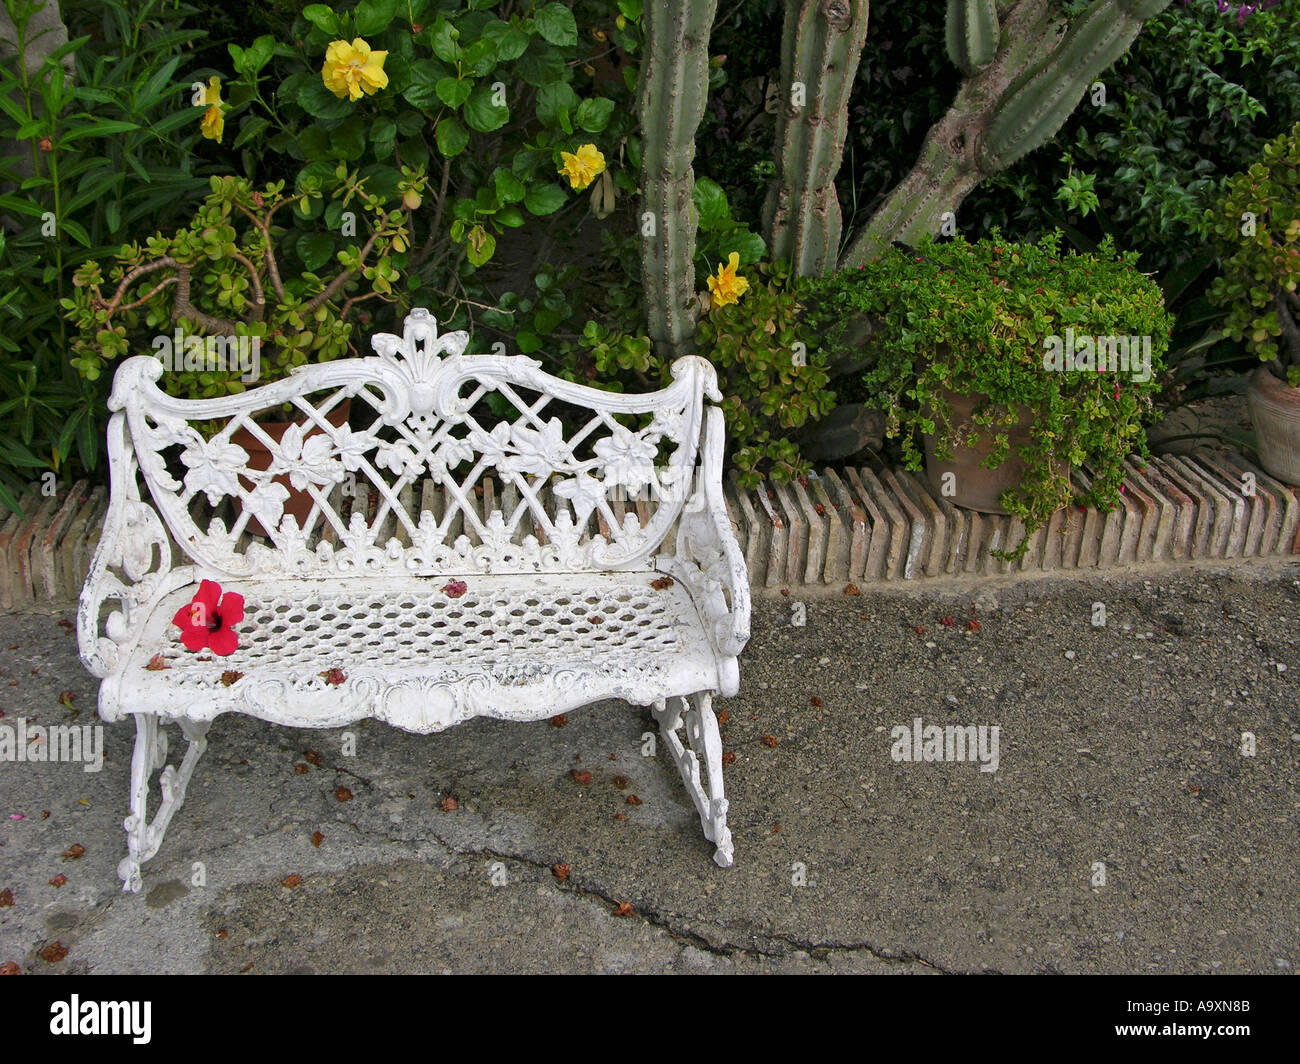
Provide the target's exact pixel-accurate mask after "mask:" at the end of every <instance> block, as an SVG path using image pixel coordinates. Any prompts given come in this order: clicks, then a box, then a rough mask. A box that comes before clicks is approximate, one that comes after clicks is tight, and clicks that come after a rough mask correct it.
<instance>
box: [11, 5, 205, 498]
mask: <svg viewBox="0 0 1300 1064" xmlns="http://www.w3.org/2000/svg"><path fill="white" fill-rule="evenodd" d="M2 2H3V7H4V11H5V13H6V15H7V16H8V17H9V19H10V20H11V21H12V23H13V24H14V27H15V39H14V40H12V41H10V42H8V47H9V51H10V52H11V53H12V54H13V59H12V61H9V62H5V63H3V64H0V144H3V147H0V247H2V253H0V396H3V398H2V399H0V502H4V503H5V504H7V505H9V506H11V507H16V499H15V496H16V495H17V494H18V492H19V491H20V489H21V486H22V483H23V482H24V481H25V480H26V479H28V478H29V477H31V476H32V475H33V474H34V473H36V472H38V471H41V470H52V471H54V472H55V473H57V474H58V475H59V476H61V477H63V476H69V475H73V473H75V471H76V469H77V467H78V466H79V467H80V468H81V469H86V470H89V469H94V468H95V466H96V464H97V461H98V456H99V450H100V441H101V439H102V438H103V437H102V426H103V420H104V417H105V416H106V410H105V408H104V403H103V398H104V394H105V388H104V387H102V386H96V385H94V384H92V383H90V382H87V381H85V380H83V379H82V378H81V377H80V376H79V375H78V374H77V373H76V372H75V371H74V370H73V369H72V367H71V366H70V364H69V360H68V346H69V337H68V329H67V326H66V323H65V322H64V320H63V319H62V317H61V315H60V313H59V305H58V297H61V296H64V295H66V294H67V293H68V292H70V291H71V287H72V274H73V271H74V270H75V269H76V268H77V267H78V266H79V265H80V264H81V263H83V262H84V261H86V260H87V259H91V258H94V257H96V256H98V257H103V256H104V255H107V254H111V253H112V252H113V251H114V250H115V249H116V248H117V247H119V246H120V244H121V242H122V241H123V239H125V238H126V237H127V236H128V235H129V234H130V233H132V232H133V231H136V230H138V229H139V228H140V227H141V226H142V225H143V224H147V225H148V226H149V227H150V228H152V227H154V226H159V225H168V224H170V223H171V221H172V220H174V219H176V218H180V217H184V216H185V215H187V214H188V213H189V212H190V211H191V210H192V209H193V206H194V204H195V203H196V202H197V201H198V200H199V199H201V198H202V195H203V190H204V189H205V188H206V185H207V182H206V178H205V176H204V170H203V167H202V164H201V163H196V161H195V159H194V155H193V150H192V149H193V146H194V144H195V142H196V141H197V140H198V139H199V130H198V127H197V125H196V123H195V121H194V112H193V110H192V109H191V108H190V106H189V96H190V85H191V82H192V81H193V80H194V78H193V73H192V69H193V68H192V67H191V66H190V65H189V62H190V60H189V56H188V52H189V48H190V46H191V45H192V43H193V42H194V41H195V39H197V38H199V37H201V36H202V31H201V30H199V29H196V28H191V27H190V26H188V25H187V24H186V17H187V15H188V13H189V9H188V8H185V7H183V6H181V5H179V4H171V3H162V2H160V0H145V2H141V3H133V4H127V3H123V2H120V0H65V2H64V3H63V4H62V5H60V6H61V10H62V14H63V17H64V20H65V22H66V25H67V27H68V30H69V34H70V39H69V42H68V44H67V45H66V46H65V47H64V48H62V49H59V50H58V51H57V52H55V53H54V54H53V55H51V56H50V57H49V58H48V59H47V60H46V61H45V63H44V65H43V66H41V67H39V68H37V69H35V70H34V71H33V72H32V73H31V74H30V75H29V74H28V63H29V57H30V56H31V55H38V54H40V50H39V46H38V44H37V42H34V41H33V39H32V37H31V32H30V30H29V27H30V26H31V19H32V16H33V15H34V13H35V12H36V11H37V10H39V8H40V6H41V0H2ZM66 56H71V59H72V63H73V65H74V69H73V73H72V74H71V76H70V75H69V72H68V71H67V70H65V68H64V65H63V62H62V61H61V60H63V59H64V57H66ZM105 383H106V382H105Z"/></svg>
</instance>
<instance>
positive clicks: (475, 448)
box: [77, 310, 749, 891]
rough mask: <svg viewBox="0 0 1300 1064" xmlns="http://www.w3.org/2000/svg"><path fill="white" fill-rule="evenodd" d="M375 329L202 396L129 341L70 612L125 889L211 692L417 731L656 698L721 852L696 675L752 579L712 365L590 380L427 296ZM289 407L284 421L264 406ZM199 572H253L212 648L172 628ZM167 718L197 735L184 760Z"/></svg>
mask: <svg viewBox="0 0 1300 1064" xmlns="http://www.w3.org/2000/svg"><path fill="white" fill-rule="evenodd" d="M371 342H372V346H373V347H374V349H375V352H376V356H377V357H373V358H355V359H340V360H337V361H334V362H329V363H324V364H321V365H313V366H307V367H304V368H302V369H301V370H299V371H297V372H295V373H294V374H293V375H292V376H291V377H289V378H287V379H284V380H279V381H274V382H272V383H269V384H265V385H263V386H261V387H259V388H253V389H249V390H248V391H245V392H243V393H240V394H236V395H229V396H223V397H220V398H214V399H199V400H183V399H176V398H174V397H172V396H169V395H167V394H166V393H165V392H164V391H163V390H162V389H160V388H159V387H158V380H159V378H160V375H161V373H162V366H161V363H159V362H158V361H157V360H155V359H153V358H150V357H147V356H137V357H135V358H130V359H127V360H126V361H125V362H123V363H122V365H121V366H120V367H119V368H118V371H117V373H116V375H115V377H114V381H113V391H112V394H111V396H110V399H109V407H110V409H112V410H113V411H114V413H113V416H112V418H111V419H110V421H109V429H108V457H109V468H110V475H111V495H110V501H109V509H108V514H107V516H106V518H105V523H104V532H103V536H102V537H101V539H100V543H99V548H98V550H97V552H96V555H95V559H94V561H93V562H92V564H91V567H90V572H89V575H88V576H87V578H86V585H85V588H84V589H83V590H82V595H81V604H80V608H79V610H78V614H77V637H78V642H79V644H80V648H81V656H82V661H83V662H84V663H85V665H86V667H87V668H88V669H89V670H90V671H91V672H92V673H93V674H94V675H95V676H98V677H99V678H100V679H101V681H102V682H101V684H100V691H99V711H100V715H101V716H103V717H104V719H106V720H110V721H111V720H117V719H119V718H120V717H121V716H123V715H125V714H128V713H129V714H132V715H134V716H135V718H136V729H137V730H136V747H135V754H134V756H133V758H132V761H131V815H130V816H129V817H127V819H126V821H125V827H126V831H127V858H126V859H125V860H124V861H123V862H122V863H121V865H120V866H119V868H118V872H119V874H120V875H121V877H122V879H123V880H124V882H125V884H126V889H128V890H132V891H134V890H139V889H140V886H141V877H140V866H141V864H142V863H143V862H144V861H146V860H148V859H149V858H150V857H152V856H153V854H154V853H156V852H157V850H158V847H159V845H161V843H162V838H163V834H164V832H165V831H166V829H167V824H168V822H169V821H170V819H171V817H172V815H173V814H174V812H175V810H176V809H177V808H178V807H179V805H180V803H181V801H182V800H183V798H184V794H185V788H186V785H187V783H188V781H189V779H190V776H191V774H192V773H193V771H194V766H195V764H196V762H197V760H198V758H199V756H200V755H201V754H202V752H203V749H204V745H205V743H206V733H207V729H208V726H209V724H210V723H211V721H212V719H213V718H214V717H216V716H219V715H220V714H222V713H226V712H239V713H246V714H249V715H251V716H256V717H260V718H262V719H264V720H270V721H275V722H278V723H281V724H286V725H290V726H295V727H330V726H334V725H339V724H345V723H348V722H351V721H354V720H358V719H361V718H363V717H376V718H378V719H380V720H385V721H388V722H390V723H392V724H394V725H396V726H398V727H401V728H405V729H407V730H409V731H413V732H421V733H427V732H434V731H438V730H440V729H442V728H446V727H448V726H449V725H452V724H455V723H457V722H458V721H462V720H467V719H469V718H470V717H475V716H490V717H500V718H505V719H510V720H535V719H537V718H539V717H546V716H551V715H554V714H556V713H561V712H564V711H567V710H571V709H575V708H577V707H578V706H582V705H585V704H588V703H591V702H595V701H599V700H603V699H609V698H621V699H626V700H627V701H629V702H633V703H637V704H640V705H649V706H651V707H652V711H653V713H654V715H655V717H656V719H657V720H658V722H659V726H660V730H661V732H662V734H663V737H664V744H665V746H666V747H667V749H668V752H669V754H670V755H671V756H672V758H673V760H674V761H675V762H676V764H677V767H678V769H679V771H680V772H681V774H682V779H683V782H684V783H685V784H686V790H687V793H688V794H689V795H690V797H691V799H692V801H693V802H694V804H695V807H696V810H697V811H698V812H699V815H700V822H701V825H702V826H703V828H704V834H705V837H706V838H708V839H709V840H710V841H712V842H713V843H714V844H715V846H716V850H715V853H714V859H715V860H716V861H717V862H718V863H719V864H722V865H729V864H730V863H731V859H732V844H731V834H730V832H729V831H728V830H727V823H726V814H727V800H726V798H725V796H724V792H723V787H722V745H721V741H720V739H719V735H718V725H717V720H716V718H715V717H714V715H713V711H712V708H711V700H712V696H713V695H714V694H721V695H724V696H728V695H732V694H735V692H736V690H737V688H738V686H739V682H740V678H739V667H738V657H739V654H740V652H741V650H742V649H743V648H744V646H745V643H746V641H747V640H748V638H749V580H748V575H747V574H746V572H745V563H744V558H743V556H742V555H741V552H740V547H739V545H738V543H737V542H736V536H735V533H734V531H733V530H732V528H731V525H730V522H729V520H728V517H727V512H726V505H725V503H724V501H723V496H722V454H723V442H724V441H723V431H724V429H723V420H722V411H721V409H720V408H719V407H718V406H717V405H710V404H709V402H707V401H708V400H711V401H712V403H713V404H717V403H719V402H721V399H722V396H721V394H720V393H719V392H718V388H717V379H716V375H715V374H714V371H713V367H712V366H710V365H709V363H708V362H706V361H705V360H703V359H701V358H696V357H688V358H683V359H679V360H678V361H677V362H676V363H674V365H673V367H672V377H673V379H672V381H671V383H669V384H668V385H667V386H666V387H664V388H662V389H660V390H659V391H656V392H649V393H646V394H641V395H636V394H627V393H614V392H605V391H600V390H598V389H594V388H589V387H585V386H583V385H579V384H574V383H572V382H569V381H564V380H561V379H559V378H557V377H553V376H551V375H549V374H547V373H545V372H544V371H543V370H542V369H541V363H540V362H538V361H536V360H534V359H531V358H524V357H522V356H512V357H508V356H504V355H466V354H465V353H464V352H465V347H466V344H467V342H468V337H467V336H466V334H465V333H463V332H456V333H448V334H445V335H439V334H438V330H437V326H436V323H435V322H434V320H433V318H432V317H431V316H430V315H429V313H428V312H427V311H424V310H415V311H412V313H411V314H410V315H409V316H408V317H407V320H406V324H405V329H404V331H403V335H402V336H400V337H398V336H393V335H389V334H383V333H381V334H379V335H378V336H375V337H373V338H372V341H371ZM286 409H287V410H290V411H292V412H293V413H294V415H295V420H293V421H292V422H291V423H287V424H283V425H282V426H281V427H280V429H278V430H277V431H276V432H274V433H273V432H271V431H269V430H268V428H267V427H266V426H265V425H264V424H263V423H262V422H260V421H259V415H264V414H265V413H266V412H268V411H275V412H278V414H279V416H280V417H283V416H284V413H283V412H284V411H285V410H286ZM259 448H261V455H260V457H258V458H257V460H254V452H255V451H257V450H258V449H259ZM670 541H671V542H670ZM453 578H454V579H456V580H458V581H463V582H464V584H465V587H466V590H465V593H464V594H463V595H458V596H455V597H453V595H452V594H450V593H449V591H448V590H447V589H446V588H447V583H448V581H449V580H451V579H453ZM666 578H671V579H666ZM204 579H211V580H213V581H216V582H217V583H219V584H221V585H222V587H223V589H224V591H225V592H226V593H227V594H229V593H231V592H237V593H239V594H242V595H243V596H244V599H245V610H246V612H245V619H244V621H243V622H242V623H240V624H238V625H237V631H238V633H239V637H240V644H239V647H238V649H236V650H235V652H234V653H232V654H229V655H226V656H224V657H216V656H213V655H212V654H211V653H210V652H209V653H196V652H193V651H187V650H183V649H182V648H181V645H180V644H179V643H178V641H177V635H178V631H177V630H176V629H174V628H173V627H172V623H171V622H172V619H173V618H174V617H175V616H176V615H177V611H178V610H180V609H181V608H182V607H183V606H185V604H186V603H187V602H189V601H190V599H191V598H192V596H193V594H194V591H195V589H196V587H198V586H199V584H200V582H201V581H202V580H204ZM652 584H657V585H659V586H652ZM160 720H174V721H176V723H177V724H178V725H179V726H180V728H181V730H182V732H183V733H184V735H185V737H186V739H187V740H188V741H189V746H188V748H187V750H186V753H185V757H184V759H183V760H182V762H181V765H180V767H179V768H174V767H172V766H170V765H167V741H166V733H165V732H164V731H162V730H160V728H159V721H160ZM683 727H684V729H685V736H686V742H685V743H683V741H682V739H681V738H680V737H679V736H678V730H679V729H681V728H683ZM688 746H689V748H688ZM158 770H161V775H160V777H159V782H160V784H161V788H162V802H161V804H160V805H159V807H158V811H157V812H156V813H155V815H154V817H153V819H152V820H150V819H148V817H147V815H146V814H147V806H148V793H149V780H150V778H151V776H152V774H153V773H154V772H155V771H158ZM706 775H707V784H706V781H705V776H706Z"/></svg>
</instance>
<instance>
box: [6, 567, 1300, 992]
mask: <svg viewBox="0 0 1300 1064" xmlns="http://www.w3.org/2000/svg"><path fill="white" fill-rule="evenodd" d="M798 602H802V603H803V604H804V608H805V611H806V617H807V621H806V624H805V625H803V626H795V625H792V624H791V619H792V617H794V616H795V614H796V613H797V610H796V608H795V604H796V603H798ZM1097 602H1100V603H1103V604H1104V605H1105V609H1106V623H1105V625H1104V626H1095V625H1094V623H1093V621H1094V618H1095V617H1097V616H1098V615H1097V613H1096V612H1095V606H1094V603H1097ZM70 619H71V613H70V612H68V613H65V614H57V613H49V612H35V611H33V612H25V613H20V614H5V615H0V709H3V710H4V712H5V718H4V719H3V720H0V724H11V723H14V722H15V721H16V720H17V718H19V717H27V718H29V719H30V718H36V719H35V720H34V721H33V723H36V724H54V723H64V722H70V723H88V722H89V721H90V718H91V715H92V711H93V706H94V701H95V685H94V681H93V680H92V679H91V677H89V676H88V675H87V674H86V673H85V672H84V671H83V670H82V669H81V667H80V665H79V663H78V660H77V655H76V648H75V636H73V635H72V634H70V630H69V629H68V628H67V627H66V625H64V624H60V621H66V620H70ZM972 620H974V621H975V622H976V623H975V624H970V623H968V622H970V621H972ZM948 622H951V623H948ZM1298 638H1300V565H1289V566H1269V565H1266V564H1262V563H1261V564H1254V565H1250V566H1239V567H1237V568H1234V569H1228V570H1223V569H1220V570H1206V569H1191V568H1188V567H1181V568H1179V569H1177V570H1172V571H1169V572H1167V573H1154V572H1151V571H1148V572H1144V573H1140V574H1128V575H1112V576H1110V577H1108V578H1096V579H1086V580H1085V579H1073V580H1060V579H1038V580H1029V581H1021V582H1019V583H1016V584H1014V585H1011V584H1008V585H1002V586H999V585H983V586H982V587H981V588H979V589H974V588H969V587H967V588H960V587H950V588H949V589H948V590H943V589H941V588H939V587H937V586H936V585H930V584H928V585H926V586H925V587H924V588H921V589H919V590H918V589H917V588H915V587H911V588H907V589H900V590H895V591H889V592H878V591H874V590H873V591H869V592H865V593H863V594H862V595H860V596H847V595H842V594H838V593H822V594H820V595H819V594H815V593H811V592H808V591H806V590H804V589H801V590H799V591H798V592H797V593H793V594H792V595H791V596H790V597H782V596H779V595H771V596H764V597H762V598H760V600H759V601H758V602H757V603H756V608H755V618H754V637H753V640H752V642H751V643H750V646H749V649H748V650H747V652H746V654H745V657H744V658H743V659H742V670H741V676H742V691H741V694H740V695H739V696H738V697H737V698H734V699H730V700H726V701H722V702H720V703H718V708H725V709H726V710H727V713H728V716H729V720H728V722H727V723H726V724H725V725H724V727H723V733H724V739H725V748H726V749H727V750H728V751H729V752H732V753H734V754H735V762H734V763H733V764H731V765H730V767H729V768H728V769H727V773H726V781H727V793H728V796H729V798H730V800H731V821H730V822H731V827H732V831H733V833H734V836H735V846H736V863H735V866H734V867H733V868H731V869H727V870H723V869H720V868H717V867H716V866H715V865H714V864H713V862H712V860H711V854H712V848H711V847H710V846H709V845H708V844H707V843H706V842H705V841H704V839H703V837H702V835H701V833H700V830H699V824H698V821H697V820H696V818H695V816H694V812H693V810H692V809H691V807H690V805H689V802H688V800H687V798H686V796H685V793H684V791H683V789H682V786H681V782H680V779H679V777H678V775H677V772H676V769H675V768H674V767H673V765H672V764H671V762H670V761H668V759H667V757H666V754H665V752H664V751H663V750H662V749H661V750H660V752H659V756H658V757H656V758H646V757H643V756H641V746H640V744H641V736H642V735H643V733H645V732H647V731H649V730H651V724H650V717H649V714H648V712H645V711H642V710H639V709H636V708H633V707H629V706H627V705H626V704H621V703H604V704H601V705H598V706H594V707H590V708H588V709H586V710H583V711H578V712H574V713H571V714H569V715H568V721H567V723H566V724H565V725H564V726H563V727H553V726H550V725H549V724H547V723H546V722H540V723H535V724H506V723H499V722H493V721H484V720H479V721H474V722H471V723H469V724H465V725H461V726H460V727H457V728H454V729H452V730H450V731H448V732H444V733H442V734H441V735H436V736H416V735H408V734H405V733H402V732H399V731H396V730H394V729H391V728H388V727H387V726H385V725H381V724H377V723H375V722H367V723H364V724H360V725H357V726H354V727H353V728H351V729H349V730H350V732H351V733H352V734H353V735H354V736H355V745H356V749H355V753H349V752H347V751H345V750H344V748H343V745H342V744H343V740H344V735H343V732H342V731H338V730H331V731H305V730H304V731H297V730H287V729H283V728H279V727H276V726H273V725H270V724H264V723H261V722H258V721H253V720H248V719H245V718H238V717H225V718H221V719H220V720H219V721H218V722H217V723H216V724H215V725H214V726H213V729H212V732H211V735H210V739H211V743H210V746H209V749H208V752H207V754H206V755H205V757H204V760H203V761H202V762H201V763H200V765H199V769H198V772H197V774H196V776H195V779H194V782H193V784H192V785H191V789H190V793H189V796H188V798H187V801H186V804H185V806H184V807H183V808H182V809H181V811H180V812H179V813H178V815H177V816H176V819H175V820H174V821H173V823H172V825H171V828H170V829H169V832H168V835H167V839H166V842H165V843H164V845H163V848H162V851H161V852H160V853H159V855H158V856H157V858H155V859H154V860H153V861H151V862H149V863H148V864H147V865H146V866H145V871H144V881H145V888H144V891H143V892H141V893H140V894H139V895H134V896H132V895H126V894H122V893H121V892H120V891H119V889H118V888H119V886H120V884H119V883H118V880H117V877H116V872H115V869H116V865H117V862H118V861H119V860H120V858H121V857H122V856H123V854H124V841H123V833H122V830H121V821H122V818H123V816H124V815H125V812H126V787H127V777H128V770H129V764H130V752H131V743H132V739H133V735H134V728H133V726H132V725H130V724H126V723H123V724H118V725H110V726H106V727H105V729H104V730H105V733H106V749H107V757H106V760H105V763H104V766H103V770H102V771H100V772H98V773H86V772H83V770H82V766H81V765H78V764H44V763H37V764H32V763H13V762H0V816H2V817H3V820H2V822H0V906H4V903H5V902H6V901H10V900H11V901H12V904H10V905H8V906H5V907H0V965H4V964H6V963H9V964H12V965H16V966H17V967H18V968H19V969H21V970H23V971H28V972H37V973H42V972H68V971H71V972H252V973H265V972H307V971H311V972H429V971H432V972H443V971H447V972H483V971H509V972H627V971H639V972H758V971H796V972H797V971H807V972H840V971H852V972H897V973H916V974H921V973H939V972H980V971H998V972H1138V973H1145V972H1193V973H1194V972H1224V973H1227V972H1282V973H1285V972H1292V971H1293V970H1294V967H1295V966H1296V965H1298V964H1300V891H1298V890H1297V886H1296V884H1297V873H1298V872H1300V832H1298V831H1297V824H1298V822H1300V786H1298V785H1297V771H1296V769H1297V765H1298V763H1300V645H1298ZM65 691H66V692H68V694H67V695H64V696H63V698H64V703H65V704H60V696H61V695H63V692H65ZM69 703H70V706H69ZM915 717H920V718H922V720H923V722H924V724H927V725H928V724H937V725H941V726H943V725H950V724H954V725H968V724H970V725H976V726H980V725H985V726H992V725H997V726H999V728H1000V731H999V757H998V767H997V770H996V771H994V772H983V771H980V765H979V764H978V763H971V762H964V763H961V762H942V761H930V762H925V761H921V762H903V761H895V760H894V759H893V757H891V747H893V746H894V740H893V738H892V737H891V729H892V728H893V727H894V726H896V725H905V726H907V727H908V728H910V727H911V722H912V720H913V718H915ZM169 730H170V731H171V732H172V743H173V745H172V749H173V751H175V750H176V749H177V747H178V746H179V745H180V738H179V734H178V733H177V732H176V730H175V729H174V728H172V729H169ZM1244 732H1249V733H1251V734H1252V735H1253V736H1254V742H1255V751H1254V756H1248V755H1247V754H1244V753H1243V733H1244ZM986 734H991V733H986ZM765 737H766V738H765ZM309 751H310V752H311V754H310V756H309V755H308V752H309ZM317 762H319V763H317ZM295 766H302V767H299V768H297V769H296V768H295ZM574 769H578V770H579V771H587V772H590V773H591V777H592V779H591V782H590V784H589V785H587V786H581V785H579V784H578V783H577V782H575V780H574V778H573V776H572V771H573V770H574ZM340 787H343V788H347V790H348V791H349V792H350V793H351V798H350V799H349V800H344V801H340V799H339V795H340V793H342V792H340V791H339V788H340ZM633 795H635V796H636V799H637V800H638V802H639V804H636V803H634V802H633V801H632V800H631V796H633ZM448 797H450V798H454V799H455V802H456V805H457V807H456V808H455V809H453V810H449V811H444V809H443V804H444V799H445V798H448ZM447 804H448V805H450V803H447ZM19 816H21V819H15V818H16V817H19ZM316 833H319V836H320V837H318V838H317V839H316V841H317V842H319V845H314V844H313V835H314V834H316ZM74 846H78V847H84V855H82V856H73V855H74V854H76V852H77V851H76V850H75V849H73V847H74ZM65 853H66V854H68V855H69V856H66V857H65V856H62V855H64V854H65ZM557 864H565V865H568V866H569V872H568V876H567V879H565V880H563V881H561V880H560V879H559V878H557V876H556V874H555V873H554V872H553V871H552V866H554V865H557ZM59 876H64V877H66V883H64V884H63V885H62V886H58V887H56V886H53V885H51V883H50V880H51V879H55V878H56V877H59ZM295 876H296V877H300V878H299V879H298V880H296V881H295V880H294V879H292V878H289V877H295ZM286 882H287V883H288V884H291V885H288V886H286V885H284V884H285V883H286ZM293 884H296V885H293ZM6 892H8V893H6ZM624 903H626V905H627V906H630V910H631V912H630V915H617V910H618V907H619V906H621V905H623V904H624ZM624 911H627V910H626V908H625V909H624ZM56 943H57V946H56ZM63 950H66V951H67V952H66V955H63V954H62V951H63Z"/></svg>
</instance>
